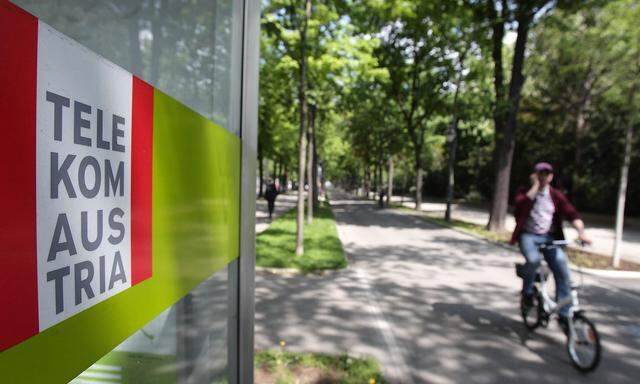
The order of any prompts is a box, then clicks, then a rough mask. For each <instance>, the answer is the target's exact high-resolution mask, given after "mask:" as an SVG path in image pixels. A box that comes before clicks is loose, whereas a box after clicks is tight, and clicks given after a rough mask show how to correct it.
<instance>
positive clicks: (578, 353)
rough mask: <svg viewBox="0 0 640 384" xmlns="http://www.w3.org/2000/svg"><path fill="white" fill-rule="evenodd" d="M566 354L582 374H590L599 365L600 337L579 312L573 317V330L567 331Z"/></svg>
mask: <svg viewBox="0 0 640 384" xmlns="http://www.w3.org/2000/svg"><path fill="white" fill-rule="evenodd" d="M567 352H568V353H569V357H570V358H571V362H572V363H573V365H574V366H575V367H576V368H577V369H578V370H580V371H582V372H591V371H593V370H594V369H596V367H597V366H598V364H599V363H600V354H601V352H602V347H601V346H600V335H599V334H598V331H597V330H596V326H595V325H594V324H593V323H592V322H591V320H589V319H588V318H587V317H586V316H585V315H584V314H582V313H580V312H578V313H576V314H574V315H573V330H572V331H571V330H570V331H569V337H568V339H567Z"/></svg>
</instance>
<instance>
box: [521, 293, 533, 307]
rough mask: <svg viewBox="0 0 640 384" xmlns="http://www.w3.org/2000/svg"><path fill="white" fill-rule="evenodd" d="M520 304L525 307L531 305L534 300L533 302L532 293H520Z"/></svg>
mask: <svg viewBox="0 0 640 384" xmlns="http://www.w3.org/2000/svg"><path fill="white" fill-rule="evenodd" d="M522 305H523V306H525V307H533V305H534V302H533V294H532V293H530V294H526V293H523V294H522Z"/></svg>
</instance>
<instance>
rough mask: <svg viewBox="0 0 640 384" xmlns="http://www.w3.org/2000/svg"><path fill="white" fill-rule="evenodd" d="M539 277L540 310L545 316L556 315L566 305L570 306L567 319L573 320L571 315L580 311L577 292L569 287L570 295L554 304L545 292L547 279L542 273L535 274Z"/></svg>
mask: <svg viewBox="0 0 640 384" xmlns="http://www.w3.org/2000/svg"><path fill="white" fill-rule="evenodd" d="M536 273H538V275H539V276H540V283H539V284H540V289H539V291H540V294H541V295H542V308H543V309H544V312H545V313H546V314H547V315H549V316H550V315H553V314H557V313H558V312H559V311H560V309H561V308H562V307H564V306H565V305H567V304H571V308H570V309H569V318H570V319H571V318H573V313H574V312H576V311H579V310H580V302H579V301H578V291H577V289H576V288H574V287H571V295H569V296H567V297H565V298H564V299H562V300H560V301H559V302H557V303H556V302H555V301H554V300H553V299H552V298H551V296H549V293H548V292H547V279H546V278H545V276H544V273H540V272H536Z"/></svg>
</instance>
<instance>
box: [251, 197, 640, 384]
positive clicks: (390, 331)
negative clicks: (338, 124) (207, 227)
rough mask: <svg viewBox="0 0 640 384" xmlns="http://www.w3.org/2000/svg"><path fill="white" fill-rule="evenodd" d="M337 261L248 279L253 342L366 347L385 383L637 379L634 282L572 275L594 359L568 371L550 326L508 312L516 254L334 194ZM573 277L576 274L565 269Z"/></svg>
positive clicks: (639, 329) (331, 349) (639, 314)
mask: <svg viewBox="0 0 640 384" xmlns="http://www.w3.org/2000/svg"><path fill="white" fill-rule="evenodd" d="M335 197H337V198H338V199H342V200H338V201H336V200H334V201H333V202H332V206H333V210H334V212H335V214H336V217H337V221H338V231H339V234H340V238H341V240H342V242H343V246H344V248H345V251H346V254H347V257H348V258H349V263H350V264H349V267H348V268H347V269H345V270H342V271H339V272H336V273H334V274H332V275H329V276H322V277H313V276H312V277H304V276H297V277H281V276H261V275H258V276H257V278H256V321H255V324H256V335H255V336H256V338H255V340H256V347H257V348H260V349H268V348H277V346H278V343H279V341H280V340H284V341H286V343H287V348H288V349H291V350H295V351H314V352H325V353H349V354H353V355H370V356H374V357H376V358H377V359H378V361H380V362H381V363H382V364H383V367H384V371H385V374H386V376H387V377H388V378H389V380H390V381H391V382H392V383H469V382H472V383H504V382H516V381H517V382H519V383H529V382H530V383H540V382H544V383H584V382H586V383H603V382H607V383H637V382H638V378H640V325H639V324H638V321H639V320H640V294H639V293H638V292H640V286H639V284H638V282H637V280H605V279H602V278H596V277H588V276H584V281H583V283H584V288H583V290H582V292H581V299H582V301H583V303H584V304H585V308H586V309H587V311H588V312H587V313H588V314H589V315H590V317H591V318H592V319H593V320H594V321H595V322H596V323H597V324H598V327H599V331H600V332H601V334H602V339H603V344H604V356H603V360H602V365H601V366H600V368H599V369H598V370H597V371H596V372H595V373H593V374H591V375H588V376H585V375H582V374H580V373H578V372H577V371H576V370H575V369H574V368H573V367H572V366H571V364H570V362H569V359H568V356H567V355H566V352H565V347H564V340H563V336H562V335H561V332H560V330H559V328H557V326H556V325H555V324H552V325H550V327H549V328H548V329H542V330H540V331H539V332H536V333H534V334H530V333H528V332H527V331H526V330H525V328H524V326H523V325H522V323H521V320H520V317H519V315H518V291H519V285H520V282H519V280H518V279H517V278H516V277H515V274H514V271H513V263H514V262H516V261H519V260H520V256H519V255H518V254H516V253H514V252H512V251H510V250H507V249H504V248H502V247H498V246H495V245H492V244H490V243H488V242H484V241H482V240H478V239H476V238H473V237H470V236H468V235H465V234H462V233H459V232H457V231H453V230H451V229H445V228H441V227H437V226H434V225H431V224H429V223H427V222H425V221H424V220H422V219H420V218H419V217H416V216H413V215H412V214H411V213H407V212H404V211H402V212H401V211H399V210H378V209H377V208H376V207H375V205H374V204H373V203H372V202H368V201H358V200H348V199H347V197H346V196H339V195H335ZM574 279H575V280H578V281H579V280H580V278H579V276H574Z"/></svg>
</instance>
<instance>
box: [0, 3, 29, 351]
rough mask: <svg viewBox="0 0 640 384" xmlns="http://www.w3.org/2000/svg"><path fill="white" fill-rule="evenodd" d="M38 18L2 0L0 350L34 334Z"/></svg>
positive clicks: (0, 41)
mask: <svg viewBox="0 0 640 384" xmlns="http://www.w3.org/2000/svg"><path fill="white" fill-rule="evenodd" d="M37 60H38V19H36V18H35V17H33V16H32V15H30V14H28V13H27V12H25V11H23V10H22V9H20V8H18V7H17V6H15V5H13V4H11V3H9V2H6V1H2V0H0V116H2V119H3V121H2V135H3V137H2V141H0V143H1V147H0V180H1V182H0V212H1V213H2V219H0V351H2V350H5V349H7V348H9V347H11V346H13V345H15V344H17V343H19V342H21V341H22V340H25V339H27V338H29V337H31V336H33V335H35V334H37V333H38V282H37V273H38V266H37V263H36V261H37V260H36V76H37Z"/></svg>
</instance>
